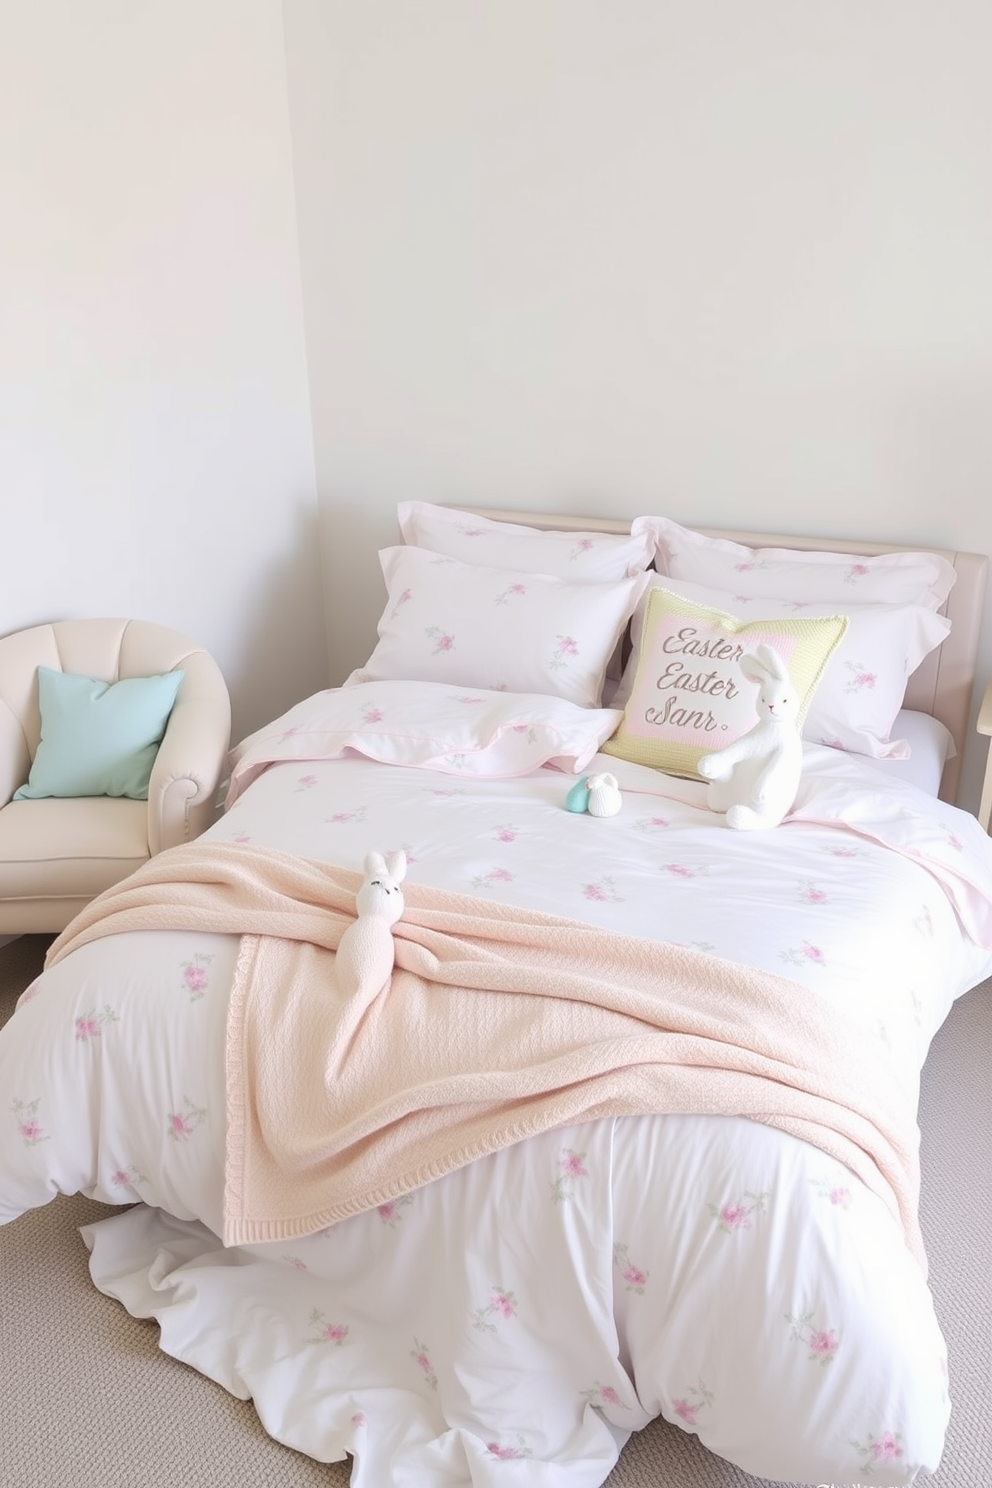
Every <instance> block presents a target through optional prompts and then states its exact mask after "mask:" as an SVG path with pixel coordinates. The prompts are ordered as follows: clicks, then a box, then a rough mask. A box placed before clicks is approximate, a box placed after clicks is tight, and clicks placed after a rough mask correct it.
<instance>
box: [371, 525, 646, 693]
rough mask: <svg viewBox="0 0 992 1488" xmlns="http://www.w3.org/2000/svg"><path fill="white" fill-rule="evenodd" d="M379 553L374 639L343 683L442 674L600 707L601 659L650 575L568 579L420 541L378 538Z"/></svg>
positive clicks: (453, 680)
mask: <svg viewBox="0 0 992 1488" xmlns="http://www.w3.org/2000/svg"><path fill="white" fill-rule="evenodd" d="M379 558H380V561H381V563H382V571H383V574H384V576H385V580H386V587H387V590H388V592H389V598H388V600H387V602H386V608H385V610H384V611H383V613H382V618H381V619H380V621H379V642H378V645H377V646H376V648H375V650H374V651H373V652H372V655H371V656H370V657H369V659H368V661H367V662H366V664H365V665H364V666H363V667H359V668H358V670H357V671H354V672H352V674H351V676H350V677H348V678H347V679H346V681H345V684H344V685H345V686H346V687H349V686H353V685H354V684H355V683H358V682H382V681H398V682H446V683H448V684H449V685H450V686H454V687H482V688H485V689H487V690H488V691H492V692H536V693H544V694H546V695H547V696H549V697H563V698H567V699H568V701H569V702H571V703H578V704H579V706H580V707H584V708H598V707H599V701H600V697H601V694H602V690H603V678H604V675H605V672H606V664H607V662H608V661H609V659H610V656H611V654H612V652H613V649H614V647H615V645H616V643H617V640H618V639H619V637H620V633H621V632H622V630H623V628H624V626H625V625H626V623H627V621H628V620H629V619H630V617H631V615H632V614H633V611H634V606H635V605H636V604H637V601H638V599H639V598H640V595H641V592H642V590H643V589H644V586H645V584H646V582H647V575H646V574H640V575H639V576H638V577H637V578H636V579H624V580H622V581H620V582H618V583H616V584H566V583H565V582H564V581H563V580H561V579H555V578H549V577H547V576H546V575H544V574H528V573H518V572H514V571H513V570H511V569H502V568H477V567H476V566H474V565H473V564H469V563H460V562H459V561H458V560H457V559H456V558H445V557H442V556H441V555H440V554H438V553H429V552H426V551H425V550H424V549H423V548H404V547H396V548H385V549H383V551H382V552H381V553H380V554H379Z"/></svg>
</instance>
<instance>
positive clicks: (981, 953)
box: [0, 503, 992, 1488]
mask: <svg viewBox="0 0 992 1488" xmlns="http://www.w3.org/2000/svg"><path fill="white" fill-rule="evenodd" d="M399 519H400V526H401V533H402V537H403V542H402V543H400V544H397V545H396V546H395V547H393V548H390V549H387V550H385V551H384V553H383V555H382V566H383V573H384V578H385V584H386V590H387V598H386V602H385V608H384V610H383V613H382V618H381V620H380V625H379V634H378V639H377V642H376V645H375V647H374V649H373V651H372V653H371V655H370V656H369V658H368V661H367V663H366V664H365V665H364V666H362V667H360V668H358V669H357V670H356V671H355V672H354V673H352V675H351V676H350V677H349V678H348V679H347V680H346V683H345V685H343V686H342V687H341V688H337V689H331V690H329V691H327V692H324V693H320V694H317V695H316V696H315V697H313V698H309V699H305V700H303V701H301V702H300V703H299V704H298V705H297V706H296V707H295V708H293V709H291V710H290V711H289V713H287V714H286V715H284V716H283V717H281V718H279V719H277V720H274V721H273V722H272V724H271V725H269V726H267V727H266V728H264V729H261V730H259V731H258V732H257V733H256V734H254V735H252V736H251V737H250V738H248V739H246V740H243V741H241V743H240V744H239V745H238V746H237V747H236V749H235V750H233V751H232V755H231V777H230V783H229V787H228V790H227V797H226V809H225V811H224V813H223V815H222V816H220V817H219V819H218V821H217V822H216V823H215V825H214V826H212V827H211V828H210V829H209V830H208V832H207V833H206V834H205V835H204V836H203V837H201V838H200V839H198V841H197V842H196V843H193V844H190V845H188V846H185V847H181V848H177V849H172V850H170V851H169V852H168V853H164V854H161V855H159V857H158V858H156V859H154V860H153V861H152V863H150V864H149V865H147V867H146V868H145V869H142V870H139V872H138V873H137V874H136V875H134V876H133V877H132V878H131V879H129V880H127V881H126V882H125V883H124V884H123V885H120V886H118V887H117V888H116V889H113V890H110V891H108V893H107V894H105V895H102V896H101V897H100V899H99V900H97V901H95V903H94V904H93V905H91V906H90V907H89V909H88V910H84V911H83V913H82V914H81V915H80V916H78V917H77V919H76V920H75V921H74V922H73V924H72V925H70V926H69V928H68V929H67V930H66V931H65V932H64V933H63V935H61V936H60V937H59V938H58V940H57V941H56V942H55V944H54V945H53V947H52V949H51V951H50V953H49V958H48V962H47V964H46V969H45V971H44V972H43V974H42V975H41V976H40V977H39V978H38V979H37V981H36V982H34V983H33V984H32V985H31V987H29V988H28V989H27V991H26V992H25V993H24V995H23V996H22V998H21V1001H20V1003H19V1006H18V1009H17V1012H16V1013H15V1015H14V1016H13V1017H12V1018H11V1020H10V1022H9V1023H8V1025H7V1026H6V1027H5V1028H4V1029H3V1031H2V1033H0V1082H2V1085H3V1089H4V1091H5V1093H7V1094H8V1101H7V1104H8V1118H7V1122H6V1124H5V1127H4V1129H3V1137H2V1139H0V1221H4V1222H6V1221H9V1220H12V1219H14V1218H16V1217H17V1216H18V1215H19V1214H21V1213H23V1212H25V1211H26V1210H28V1209H30V1208H33V1207H37V1206H40V1205H42V1204H45V1203H47V1202H48V1201H49V1200H50V1199H52V1198H53V1197H54V1196H55V1195H56V1194H57V1193H77V1192H81V1193H84V1194H86V1195H88V1196H90V1197H93V1198H96V1199H98V1200H101V1201H102V1202H104V1203H110V1204H116V1205H119V1206H120V1208H121V1212H120V1214H118V1215H115V1216H113V1217H112V1218H110V1219H107V1220H105V1221H102V1222H101V1223H99V1224H96V1225H93V1226H90V1227H88V1228H87V1229H86V1230H85V1231H84V1239H85V1242H86V1245H87V1246H88V1248H89V1251H90V1267H91V1274H92V1276H93V1280H94V1282H95V1284H96V1286H97V1287H98V1288H100V1290H102V1291H103V1292H105V1293H107V1294H108V1295H110V1296H113V1297H115V1298H117V1299H119V1301H120V1302H121V1303H122V1304H123V1305H124V1306H125V1307H126V1308H128V1310H129V1311H130V1312H132V1313H133V1314H134V1315H135V1316H138V1317H154V1318H155V1319H157V1321H158V1324H159V1327H160V1330H161V1347H162V1348H163V1349H164V1350H166V1351H167V1352H168V1353H170V1354H172V1355H173V1356H175V1357H176V1358H178V1359H181V1360H183V1361H184V1362H186V1363H187V1364H189V1365H190V1366H192V1367H193V1368H195V1369H197V1370H199V1371H200V1372H202V1373H203V1374H205V1375H207V1376H209V1377H210V1378H212V1379H214V1380H215V1381H217V1383H218V1384H220V1385H221V1386H223V1387H224V1388H225V1389H227V1390H229V1391H231V1392H232V1393H233V1394H235V1395H237V1396H239V1397H241V1398H243V1399H247V1398H251V1399H253V1401H254V1403H255V1407H256V1409H257V1411H258V1413H259V1416H260V1419H261V1421H262V1423H263V1425H264V1427H265V1429H266V1430H267V1431H268V1432H269V1433H270V1434H271V1435H272V1436H274V1437H276V1438H277V1439H278V1440H280V1441H282V1442H284V1443H285V1444H287V1445H288V1446H291V1447H293V1448H295V1449H297V1450H299V1451H301V1452H304V1453H307V1454H308V1455H310V1456H311V1457H313V1458H316V1459H317V1460H320V1461H326V1462H331V1461H339V1460H341V1459H342V1458H344V1457H345V1456H346V1455H350V1456H351V1458H352V1461H353V1465H352V1482H353V1484H355V1485H356V1488H385V1485H397V1488H406V1485H410V1488H413V1485H415V1488H456V1485H457V1488H467V1485H469V1484H471V1485H474V1488H480V1485H484V1488H489V1485H497V1484H498V1485H503V1484H519V1485H527V1484H537V1483H540V1484H542V1485H554V1484H561V1485H568V1488H597V1485H600V1484H602V1483H603V1482H604V1481H605V1479H606V1478H607V1476H608V1475H609V1473H610V1471H611V1469H612V1467H613V1465H614V1463H615V1462H616V1460H617V1456H618V1454H619V1452H620V1451H621V1450H622V1447H623V1444H624V1442H625V1441H626V1440H627V1438H628V1436H629V1435H630V1433H631V1432H632V1431H636V1430H637V1429H638V1428H640V1427H642V1426H644V1425H645V1424H646V1423H647V1422H648V1421H650V1420H651V1419H652V1418H654V1417H656V1416H658V1415H662V1416H664V1417H665V1419H666V1420H668V1421H670V1422H672V1423H674V1424H675V1425H677V1426H679V1427H681V1428H682V1429H684V1430H685V1431H688V1432H693V1433H695V1434H697V1435H698V1436H699V1438H700V1439H701V1441H702V1442H703V1443H704V1445H705V1446H707V1447H708V1448H709V1449H710V1450H711V1451H713V1452H715V1453H717V1454H719V1455H720V1456H722V1457H725V1458H726V1459H728V1460H729V1461H731V1462H733V1463H735V1464H737V1465H738V1466H740V1467H741V1468H743V1469H744V1470H745V1471H747V1472H750V1473H753V1474H755V1475H756V1476H760V1477H763V1478H767V1479H771V1480H777V1481H782V1482H789V1483H810V1484H816V1483H824V1482H837V1483H842V1482H853V1481H865V1482H871V1483H873V1484H878V1485H903V1484H908V1483H911V1482H914V1481H916V1480H917V1479H918V1478H920V1477H925V1476H926V1475H928V1474H930V1473H932V1472H934V1471H935V1469H936V1467H937V1465H938V1463H939V1460H940V1455H941V1449H942V1443H943V1439H944V1433H945V1428H946V1424H947V1419H948V1413H949V1409H950V1395H951V1393H952V1392H953V1380H951V1381H949V1380H948V1377H947V1360H946V1353H945V1349H944V1344H943V1340H942V1337H941V1333H940V1328H939V1326H938V1323H937V1320H936V1317H935V1315H934V1310H933V1305H932V1300H931V1295H930V1291H929V1288H928V1285H927V1279H926V1256H925V1253H924V1250H923V1245H922V1240H921V1237H920V1233H919V1227H918V1222H917V1215H916V1200H917V1193H918V1187H919V1162H918V1131H917V1127H916V1105H917V1098H918V1090H919V1073H920V1069H921V1067H922V1064H923V1062H924V1060H925V1057H926V1053H927V1050H928V1047H929V1044H930V1041H931V1039H932V1037H933V1035H934V1033H935V1032H936V1030H937V1029H938V1028H939V1027H940V1024H941V1023H942V1021H943V1019H944V1018H945V1017H946V1015H947V1012H948V1010H949V1009H950V1007H951V1005H952V1003H953V1002H954V1000H955V998H957V997H960V996H963V995H965V994H966V993H967V992H968V991H969V990H971V989H972V988H973V987H975V986H976V985H977V984H978V983H980V982H981V981H983V980H984V979H985V978H986V977H988V976H989V975H990V974H992V849H990V846H989V840H988V838H987V837H986V835H985V833H984V832H983V831H982V830H981V828H980V827H979V825H978V823H977V821H976V820H975V819H974V818H973V817H972V816H970V815H968V814H967V813H965V812H964V811H962V810H960V809H959V808H958V807H957V806H956V805H955V804H954V798H955V794H956V790H957V783H958V772H959V767H960V757H961V752H962V749H963V744H964V736H965V730H966V727H967V719H968V709H969V704H970V697H971V689H972V682H973V676H974V657H975V651H976V646H977V634H978V627H979V622H980V616H981V607H982V599H983V590H984V580H985V560H984V559H983V558H981V557H979V556H977V555H971V554H948V553H944V552H930V553H918V552H916V551H914V550H910V549H903V548H896V547H892V546H889V547H885V546H881V545H866V544H838V543H829V544H828V543H825V542H816V541H813V540H811V539H788V538H783V539H778V538H775V539H768V538H762V539H759V538H756V537H755V536H754V535H749V534H740V533H735V534H723V533H713V532H693V531H690V530H688V529H684V528H681V527H679V526H677V524H675V523H672V522H670V521H668V520H667V519H664V518H655V517H645V518H643V519H638V520H637V521H635V522H634V523H632V524H628V523H617V522H608V521H604V522H592V521H589V520H588V519H575V520H574V521H569V520H565V519H562V518H532V517H528V518H527V519H526V523H527V525H526V526H524V525H523V524H522V520H521V519H519V518H518V519H517V520H513V518H512V516H511V515H510V514H506V513H495V512H470V511H453V510H449V509H446V508H438V507H432V506H428V505H426V504H423V503H404V504H403V505H402V506H401V508H400V512H399ZM659 596H660V598H659ZM728 617H729V619H728ZM838 621H840V622H841V623H840V624H838ZM728 625H729V626H730V629H729V630H728V628H727V627H728ZM706 626H711V627H715V628H716V630H715V631H714V633H716V631H719V633H720V634H721V635H725V634H732V635H733V637H734V638H735V640H736V641H739V642H740V645H741V646H748V645H750V644H752V643H754V642H755V641H756V640H758V639H764V640H766V641H767V642H768V643H770V644H775V645H778V646H780V647H782V648H783V654H786V655H788V657H789V658H790V665H792V666H793V667H794V668H796V670H797V672H800V673H802V674H803V675H806V673H808V674H809V676H810V677H811V678H812V681H810V683H809V685H808V687H807V688H806V694H805V699H804V707H805V713H804V723H803V732H804V746H803V775H802V781H801V785H800V789H799V792H798V795H797V798H796V801H795V803H794V806H793V809H792V811H791V812H790V814H789V816H788V817H787V818H786V820H785V822H784V823H783V824H782V825H781V826H778V827H776V828H774V829H773V830H768V831H754V832H739V831H732V830H730V829H728V828H727V826H726V825H725V823H724V821H723V819H722V818H721V816H720V815H719V814H717V813H714V812H713V811H711V810H710V809H709V807H708V805H707V787H706V785H705V783H704V782H703V781H702V780H701V779H700V778H699V776H698V772H697V771H696V770H695V768H694V766H695V764H696V763H698V758H699V746H700V735H702V736H703V748H704V750H705V748H706V747H711V746H712V742H713V738H712V736H713V734H714V733H715V734H716V737H717V739H718V740H725V739H727V738H728V737H729V736H730V735H732V734H733V733H734V731H735V730H737V731H740V730H741V729H742V728H743V727H744V725H745V724H746V723H747V721H748V719H749V718H750V717H751V716H753V704H749V705H748V707H745V704H746V703H748V702H749V700H748V698H747V696H746V694H745V695H744V697H743V700H741V699H740V696H739V695H740V694H741V693H742V692H743V689H740V688H738V689H737V694H738V696H735V697H734V699H733V701H734V705H735V708H736V711H734V710H733V709H731V710H730V711H729V712H727V713H726V714H724V713H722V712H721V706H722V703H723V702H724V701H726V700H727V694H728V693H729V692H733V691H734V689H733V688H728V686H727V677H729V676H731V675H736V673H734V672H733V671H727V670H726V668H725V669H724V671H723V672H721V671H720V666H721V665H723V663H722V661H721V659H720V658H719V657H717V656H716V650H715V648H714V646H713V645H712V644H711V643H709V642H705V641H704V640H701V639H700V637H701V636H703V635H704V633H705V634H706V635H708V634H709V632H708V631H706V630H705V627H706ZM739 649H740V646H739V647H738V650H739ZM659 656H660V657H662V658H664V660H663V662H662V663H661V668H662V669H661V670H659ZM730 665H731V663H729V662H728V663H727V666H730ZM804 668H805V671H804ZM663 678H664V679H667V680H666V682H665V685H662V679H663ZM720 678H722V679H723V680H722V681H721V680H720ZM714 679H716V680H714ZM868 679H871V680H868ZM645 687H647V688H648V689H649V691H651V692H652V695H654V694H659V695H664V693H665V692H666V689H667V691H668V692H669V694H670V695H671V696H673V697H674V698H675V701H676V703H677V707H673V708H669V709H668V710H667V712H666V716H665V718H664V720H659V721H655V722H653V723H652V725H651V727H650V728H648V729H647V730H645V728H644V715H645V712H646V710H645V707H644V705H643V699H644V696H645V695H646V694H645ZM721 689H722V690H721ZM650 711H654V712H657V710H650ZM676 714H677V715H678V716H677V717H676ZM711 724H712V727H710V725H711ZM680 730H681V732H680ZM604 771H608V772H610V773H612V774H613V775H614V777H615V779H616V781H617V783H618V787H619V790H620V794H621V798H622V806H621V810H620V811H619V813H618V814H617V815H615V816H612V817H610V818H608V819H604V818H596V817H594V816H592V815H591V814H589V813H588V812H583V811H577V810H574V809H566V798H567V797H569V796H570V794H571V792H572V791H573V788H574V787H575V786H576V784H577V782H579V781H581V780H582V779H583V778H585V777H586V776H588V775H590V774H593V773H596V772H604ZM387 850H389V851H393V850H400V851H402V853H403V854H404V856H405V863H406V877H405V879H404V881H403V886H402V887H403V892H404V896H405V908H404V913H403V916H402V918H401V919H400V920H399V922H398V923H397V924H396V925H395V926H394V929H393V936H394V942H395V956H396V966H395V969H394V971H393V973H392V976H391V977H390V978H389V980H388V981H387V982H386V983H385V984H383V985H374V986H369V985H367V981H368V979H367V978H366V984H361V983H360V984H359V985H358V986H357V987H353V986H348V987H345V986H344V985H342V982H341V980H340V979H339V978H338V972H337V968H336V964H335V949H336V946H337V944H338V943H339V941H340V937H341V935H342V934H343V933H345V931H346V930H347V928H348V926H349V925H350V924H351V923H352V921H353V919H354V901H355V893H356V890H357V889H358V887H359V885H360V884H361V882H362V879H363V871H364V866H363V865H364V864H365V862H366V858H367V855H368V854H369V853H370V851H383V852H385V851H387Z"/></svg>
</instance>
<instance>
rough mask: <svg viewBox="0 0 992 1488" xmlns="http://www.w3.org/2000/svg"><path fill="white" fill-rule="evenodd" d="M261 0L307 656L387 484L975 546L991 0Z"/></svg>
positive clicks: (376, 583)
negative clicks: (289, 293) (314, 590)
mask: <svg viewBox="0 0 992 1488" xmlns="http://www.w3.org/2000/svg"><path fill="white" fill-rule="evenodd" d="M284 16H285V27H286V52H287V71H288V80H289V101H290V113H291V120H292V135H293V156H294V165H295V172H296V191H297V213H298V215H297V221H298V229H299V236H300V255H301V264H302V273H303V289H304V305H305V311H306V325H307V342H308V351H309V371H310V386H311V398H312V406H313V429H314V446H315V458H316V471H317V489H318V498H319V505H320V519H321V527H322V533H323V541H324V549H325V559H326V565H325V566H326V573H327V579H328V589H327V609H328V621H329V648H330V657H331V675H332V679H333V680H335V681H338V680H340V679H341V678H342V677H343V676H344V674H345V673H346V672H347V671H348V670H349V669H350V668H351V667H352V666H353V665H355V664H357V663H359V662H360V661H362V660H363V659H364V657H365V655H366V654H367V653H368V651H369V650H370V649H371V645H372V643H373V642H374V639H375V621H376V619H377V618H378V615H379V613H380V611H381V606H382V599H383V590H382V585H381V578H380V575H379V571H378V565H377V563H376V559H375V556H374V554H375V549H376V547H377V546H380V545H381V544H382V543H384V542H389V541H393V540H395V537H396V528H395V518H394V511H395V503H396V501H397V500H399V499H401V498H403V497H420V498H425V499H428V500H446V501H465V502H473V503H486V504H493V505H505V506H509V507H514V508H519V509H523V510H526V509H528V508H530V509H531V510H534V509H539V508H540V509H545V510H547V509H550V510H579V511H585V512H588V513H597V514H605V515H617V516H633V515H635V514H636V513H638V512H640V511H645V510H653V511H663V512H666V513H667V514H669V515H670V516H673V517H675V518H676V519H678V520H681V521H684V522H686V523H692V522H698V523H700V524H709V525H735V526H751V527H754V528H758V529H765V530H769V531H775V530H777V531H783V530H785V531H790V530H791V531H798V532H806V533H817V534H819V533H826V534H836V535H845V536H863V537H866V538H872V539H881V540H886V539H888V540H892V541H903V542H917V541H918V542H920V543H921V544H923V543H928V542H929V543H936V544H940V545H943V546H949V547H954V546H959V547H966V548H973V549H978V550H979V551H982V552H988V551H990V550H992V509H990V502H989V492H990V489H992V416H990V413H992V273H990V270H989V265H990V263H992V192H990V190H989V180H990V175H989V168H990V153H989V140H990V139H992V88H990V87H989V86H988V58H989V56H990V55H992V7H990V6H989V5H988V4H987V3H985V0H948V3H946V4H941V5H934V4H933V3H932V0H872V3H870V4H862V5H853V4H844V5H837V4H834V5H809V4H807V5H800V4H796V3H795V0H749V3H748V4H746V5H744V4H741V3H740V0H704V3H700V0H610V3H608V4H607V3H603V0H499V3H494V0H426V3H423V4H410V3H409V0H363V3H362V4H355V3H353V0H285V3H284ZM982 664H983V668H984V669H985V670H986V671H988V669H989V668H990V666H992V621H990V622H987V625H986V637H985V642H984V645H983V656H982ZM976 742H977V741H976ZM981 765H982V759H981V752H980V751H979V750H977V749H976V748H975V747H974V746H973V747H972V749H971V751H970V753H969V756H968V759H967V763H966V777H965V779H966V798H967V800H968V802H969V804H972V805H976V804H977V798H978V781H979V775H980V769H981Z"/></svg>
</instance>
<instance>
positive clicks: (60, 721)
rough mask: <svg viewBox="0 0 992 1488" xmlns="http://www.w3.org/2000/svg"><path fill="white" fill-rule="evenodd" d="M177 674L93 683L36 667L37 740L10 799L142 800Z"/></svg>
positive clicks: (179, 679)
mask: <svg viewBox="0 0 992 1488" xmlns="http://www.w3.org/2000/svg"><path fill="white" fill-rule="evenodd" d="M182 680H183V673H182V672H181V671H175V672H166V673H165V674H164V675H162V676H157V677H125V678H124V679H123V681H120V682H98V681H97V680H96V679H95V678H93V677H80V676H77V675H76V674H75V673H73V672H59V671H56V670H54V669H53V668H52V667H46V666H40V667H39V668H38V706H39V709H40V711H41V741H40V743H39V744H38V750H37V753H36V754H35V757H34V760H33V762H32V765H31V771H30V774H29V776H28V783H27V785H22V786H21V787H20V789H19V790H16V791H15V792H14V800H15V801H28V800H38V799H40V798H42V797H45V796H62V797H67V796H129V797H130V798H131V799H132V800H135V801H147V799H148V782H149V780H150V778H151V773H152V766H153V765H154V763H155V756H156V755H157V754H158V746H159V744H160V743H161V742H162V736H163V735H164V733H165V728H166V724H167V723H168V721H169V714H170V713H171V712H172V707H173V704H174V703H175V701H176V694H177V693H178V691H179V685H180V683H181V682H182Z"/></svg>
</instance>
